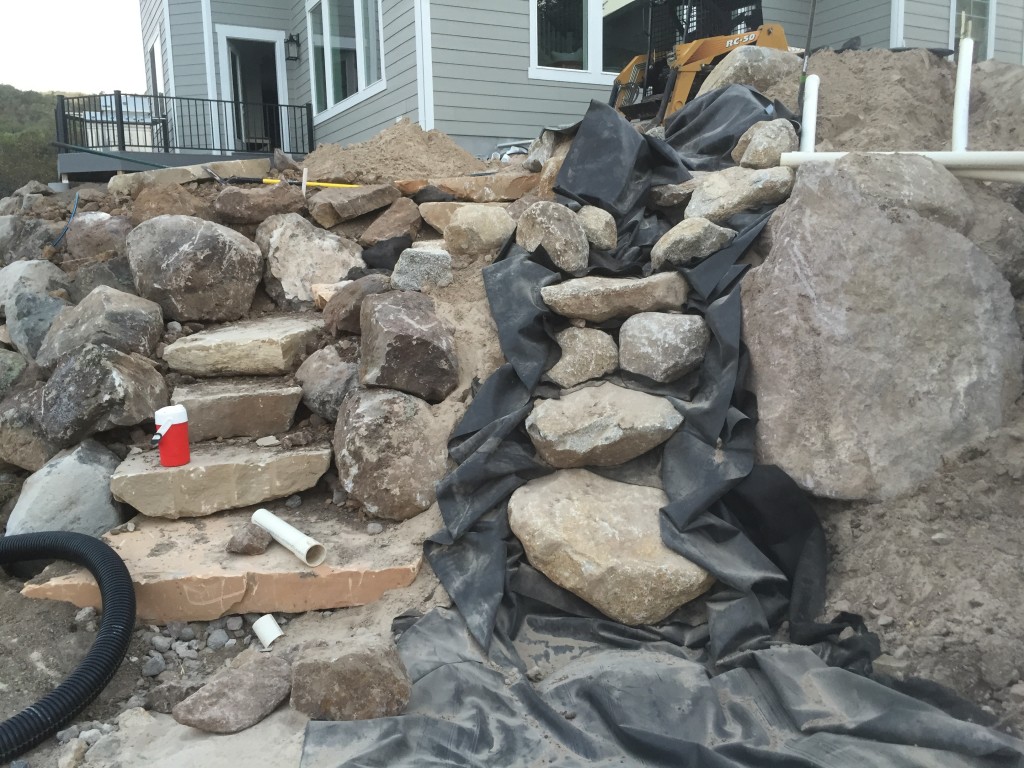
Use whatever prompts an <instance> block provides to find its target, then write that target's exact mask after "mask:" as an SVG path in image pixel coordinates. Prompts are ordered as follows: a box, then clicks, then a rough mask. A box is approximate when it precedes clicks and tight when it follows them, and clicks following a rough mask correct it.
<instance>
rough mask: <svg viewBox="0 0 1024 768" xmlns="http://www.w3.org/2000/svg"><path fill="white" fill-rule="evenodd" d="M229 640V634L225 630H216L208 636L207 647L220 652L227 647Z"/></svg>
mask: <svg viewBox="0 0 1024 768" xmlns="http://www.w3.org/2000/svg"><path fill="white" fill-rule="evenodd" d="M229 639H230V638H229V637H228V633H227V632H225V631H224V630H223V629H215V630H213V632H211V633H210V634H209V635H208V636H207V638H206V647H207V648H209V649H211V650H214V651H219V650H220V649H221V648H223V647H224V646H225V645H227V642H228V640H229Z"/></svg>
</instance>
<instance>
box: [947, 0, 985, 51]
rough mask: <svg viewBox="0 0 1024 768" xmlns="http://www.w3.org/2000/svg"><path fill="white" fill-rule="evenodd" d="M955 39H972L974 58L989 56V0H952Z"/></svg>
mask: <svg viewBox="0 0 1024 768" xmlns="http://www.w3.org/2000/svg"><path fill="white" fill-rule="evenodd" d="M954 2H955V3H956V6H955V14H956V15H955V17H954V24H955V34H956V39H957V40H959V39H960V38H962V37H970V38H972V39H973V40H974V59H975V61H984V60H985V59H987V58H989V0H954Z"/></svg>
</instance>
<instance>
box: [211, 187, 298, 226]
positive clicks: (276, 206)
mask: <svg viewBox="0 0 1024 768" xmlns="http://www.w3.org/2000/svg"><path fill="white" fill-rule="evenodd" d="M305 207H306V198H304V197H303V196H302V190H301V189H300V188H299V187H296V186H292V185H291V184H288V183H287V182H282V183H280V184H271V185H266V186H262V187H256V188H254V189H245V188H243V187H231V186H229V187H224V189H222V190H221V191H220V194H218V195H217V197H216V199H214V201H213V210H214V211H215V212H216V213H217V215H218V216H219V217H220V220H221V221H223V222H225V223H228V224H259V223H260V222H262V221H264V220H266V219H268V218H270V217H271V216H274V215H275V214H285V213H298V212H299V211H301V210H302V209H303V208H305Z"/></svg>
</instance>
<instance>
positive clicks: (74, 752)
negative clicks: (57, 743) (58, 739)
mask: <svg viewBox="0 0 1024 768" xmlns="http://www.w3.org/2000/svg"><path fill="white" fill-rule="evenodd" d="M88 749H89V745H88V744H87V743H86V742H85V740H83V739H72V740H71V741H69V742H68V743H67V744H65V745H64V749H63V750H62V751H61V753H60V757H59V758H57V768H78V766H80V765H82V762H83V761H84V760H85V753H86V752H87V751H88Z"/></svg>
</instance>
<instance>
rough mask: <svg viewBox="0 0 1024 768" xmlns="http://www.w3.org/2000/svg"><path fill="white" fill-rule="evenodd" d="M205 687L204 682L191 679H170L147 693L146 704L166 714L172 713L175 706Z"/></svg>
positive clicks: (149, 707) (155, 710) (151, 708)
mask: <svg viewBox="0 0 1024 768" xmlns="http://www.w3.org/2000/svg"><path fill="white" fill-rule="evenodd" d="M202 687H203V684H202V683H199V682H194V681H189V680H168V681H167V682H166V683H161V684H160V685H158V686H156V687H155V688H153V689H152V690H150V691H149V692H147V693H146V695H145V698H144V701H145V704H144V706H145V707H146V709H150V710H152V711H154V712H159V713H161V714H164V715H169V714H171V710H172V709H174V706H175V705H176V704H178V703H179V702H181V701H184V700H185V699H187V698H188V697H189V696H191V695H192V694H193V693H195V692H196V691H198V690H199V689H200V688H202Z"/></svg>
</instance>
